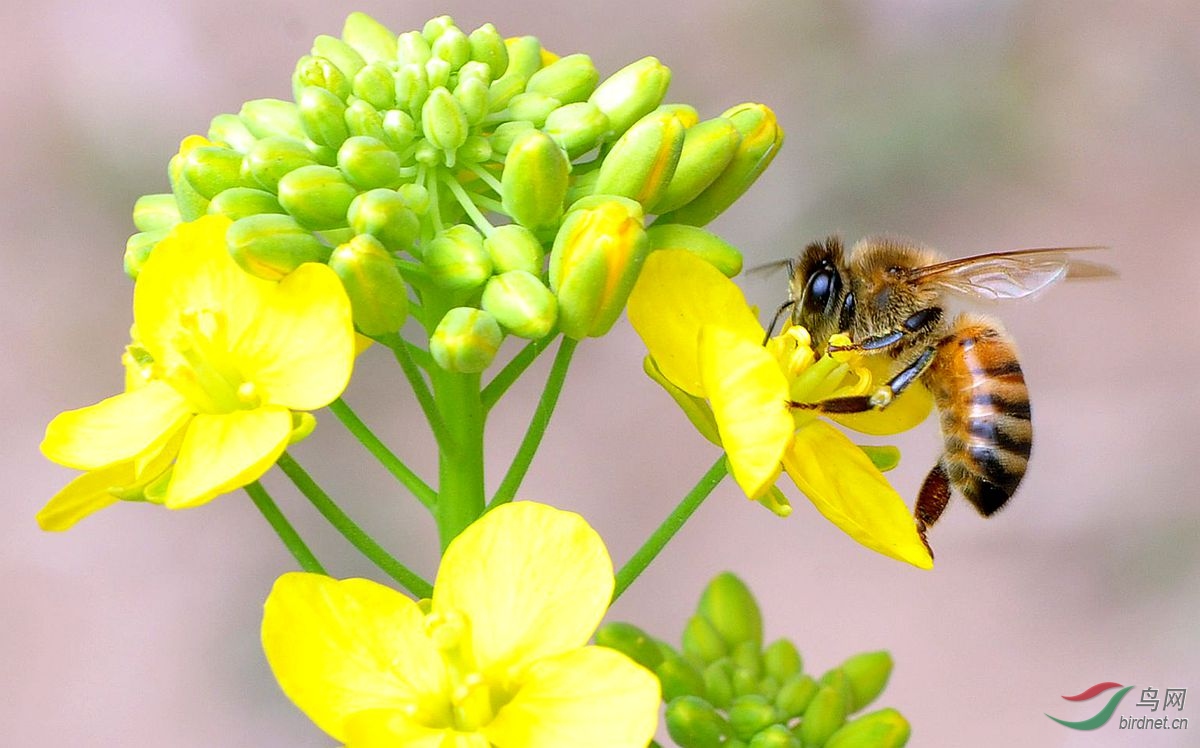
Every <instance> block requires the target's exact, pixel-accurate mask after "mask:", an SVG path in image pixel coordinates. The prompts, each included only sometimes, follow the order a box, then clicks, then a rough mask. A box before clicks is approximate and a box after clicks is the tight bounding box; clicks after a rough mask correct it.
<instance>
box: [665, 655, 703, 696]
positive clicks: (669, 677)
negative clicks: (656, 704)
mask: <svg viewBox="0 0 1200 748" xmlns="http://www.w3.org/2000/svg"><path fill="white" fill-rule="evenodd" d="M654 673H655V675H657V676H658V680H659V681H660V682H661V683H662V694H663V701H667V702H669V701H672V700H674V699H675V698H677V697H679V696H689V695H690V696H698V695H700V694H703V693H704V676H702V675H701V674H700V671H699V670H697V669H696V668H695V667H693V666H692V664H691V663H689V662H688V661H687V660H685V659H683V658H682V657H680V656H679V655H677V654H675V653H674V652H667V653H664V655H663V661H662V662H661V663H659V665H658V667H656V668H654Z"/></svg>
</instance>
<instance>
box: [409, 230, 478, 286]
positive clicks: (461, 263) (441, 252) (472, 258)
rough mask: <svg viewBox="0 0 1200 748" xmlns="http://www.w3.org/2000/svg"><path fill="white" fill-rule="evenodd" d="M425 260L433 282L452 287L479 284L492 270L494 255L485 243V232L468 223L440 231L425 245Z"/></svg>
mask: <svg viewBox="0 0 1200 748" xmlns="http://www.w3.org/2000/svg"><path fill="white" fill-rule="evenodd" d="M424 262H425V266H426V268H428V270H429V277H430V278H432V279H433V282H434V283H436V284H438V286H440V287H442V288H445V289H449V290H458V291H461V290H469V289H474V288H478V287H479V286H482V285H483V284H484V282H485V281H486V280H487V279H488V278H489V277H490V276H491V274H492V258H491V256H490V255H488V252H487V250H486V249H484V247H483V236H482V235H481V234H480V233H479V231H478V230H477V229H476V228H475V227H474V226H470V225H467V224H465V223H460V224H457V225H455V226H451V227H450V228H448V229H446V230H444V231H442V232H441V233H440V234H438V235H437V237H435V238H434V240H433V241H431V242H430V243H429V246H428V247H427V248H426V249H425V257H424Z"/></svg>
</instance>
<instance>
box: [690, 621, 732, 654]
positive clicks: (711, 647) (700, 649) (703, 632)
mask: <svg viewBox="0 0 1200 748" xmlns="http://www.w3.org/2000/svg"><path fill="white" fill-rule="evenodd" d="M682 644H683V654H684V655H685V656H686V657H688V658H690V659H691V660H692V661H693V662H697V663H700V664H702V665H707V664H708V663H710V662H713V661H715V660H718V659H720V658H722V657H725V656H726V655H728V654H729V647H728V645H727V644H725V641H724V640H723V639H721V635H720V634H718V633H717V630H716V629H714V628H713V626H712V624H711V623H709V622H708V620H707V619H706V618H704V616H700V615H694V616H692V617H691V618H689V619H688V622H687V624H686V625H684V627H683V640H682Z"/></svg>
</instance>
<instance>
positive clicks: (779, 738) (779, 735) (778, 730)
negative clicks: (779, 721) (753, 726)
mask: <svg viewBox="0 0 1200 748" xmlns="http://www.w3.org/2000/svg"><path fill="white" fill-rule="evenodd" d="M747 748H802V745H801V743H800V739H799V738H797V737H796V736H795V735H793V734H792V731H791V730H789V729H787V728H786V727H784V726H783V725H769V726H768V727H766V728H765V729H763V730H760V731H758V732H757V733H755V735H754V737H753V738H751V739H750V742H749V743H747Z"/></svg>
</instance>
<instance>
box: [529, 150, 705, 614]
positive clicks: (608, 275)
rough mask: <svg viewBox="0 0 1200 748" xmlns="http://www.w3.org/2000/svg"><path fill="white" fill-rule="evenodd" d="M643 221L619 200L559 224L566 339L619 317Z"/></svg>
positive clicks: (557, 279)
mask: <svg viewBox="0 0 1200 748" xmlns="http://www.w3.org/2000/svg"><path fill="white" fill-rule="evenodd" d="M554 148H555V150H557V149H558V147H557V146H554ZM559 153H561V151H559ZM510 155H511V154H510ZM642 220H643V214H642V209H641V206H640V205H638V204H637V203H635V202H633V201H632V200H626V199H624V198H619V197H608V198H604V199H602V200H598V201H596V202H595V204H594V206H591V207H586V208H573V209H572V210H571V212H570V213H568V214H567V217H566V218H565V219H564V220H563V223H562V226H561V227H560V228H559V230H558V234H557V235H556V236H555V238H554V247H553V249H552V250H551V251H550V288H552V289H553V290H554V293H555V294H556V295H557V296H558V321H559V328H560V329H561V330H562V332H563V334H564V335H566V336H567V337H569V338H573V339H576V340H578V339H580V338H583V337H585V336H590V337H599V336H601V335H603V334H605V333H606V332H608V331H609V329H610V328H611V327H612V326H613V323H615V322H616V321H617V317H619V316H620V315H621V311H622V310H623V309H624V308H625V301H626V299H628V298H629V292H630V291H632V290H633V284H634V283H635V282H636V281H637V276H638V273H640V272H641V269H642V262H643V261H644V260H645V259H646V255H647V254H648V253H649V245H648V243H647V241H646V231H645V229H644V228H643V227H642ZM718 630H720V629H718Z"/></svg>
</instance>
